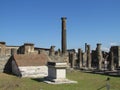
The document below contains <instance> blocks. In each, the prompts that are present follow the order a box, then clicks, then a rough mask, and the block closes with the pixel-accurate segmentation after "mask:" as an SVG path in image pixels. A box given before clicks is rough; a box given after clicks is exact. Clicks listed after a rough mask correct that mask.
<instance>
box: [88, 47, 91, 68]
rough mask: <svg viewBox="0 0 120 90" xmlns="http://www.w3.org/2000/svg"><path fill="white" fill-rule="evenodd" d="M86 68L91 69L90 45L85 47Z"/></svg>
mask: <svg viewBox="0 0 120 90" xmlns="http://www.w3.org/2000/svg"><path fill="white" fill-rule="evenodd" d="M87 67H88V68H91V53H90V45H87Z"/></svg>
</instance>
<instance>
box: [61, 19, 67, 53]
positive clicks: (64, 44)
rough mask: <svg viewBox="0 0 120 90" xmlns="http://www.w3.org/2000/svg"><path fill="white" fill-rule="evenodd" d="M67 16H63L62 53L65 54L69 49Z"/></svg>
mask: <svg viewBox="0 0 120 90" xmlns="http://www.w3.org/2000/svg"><path fill="white" fill-rule="evenodd" d="M66 19H67V18H66V17H62V18H61V20H62V45H61V48H62V53H63V54H65V52H66V50H67V43H66Z"/></svg>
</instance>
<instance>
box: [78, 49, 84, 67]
mask: <svg viewBox="0 0 120 90" xmlns="http://www.w3.org/2000/svg"><path fill="white" fill-rule="evenodd" d="M78 64H79V68H81V67H82V65H83V62H82V50H81V49H78Z"/></svg>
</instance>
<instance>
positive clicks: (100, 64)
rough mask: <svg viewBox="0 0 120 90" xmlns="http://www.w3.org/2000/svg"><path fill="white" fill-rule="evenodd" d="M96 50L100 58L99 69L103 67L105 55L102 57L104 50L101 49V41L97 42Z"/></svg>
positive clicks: (98, 58)
mask: <svg viewBox="0 0 120 90" xmlns="http://www.w3.org/2000/svg"><path fill="white" fill-rule="evenodd" d="M96 52H97V60H98V67H97V69H98V70H101V69H102V59H103V57H102V51H101V44H100V43H98V44H97V48H96Z"/></svg>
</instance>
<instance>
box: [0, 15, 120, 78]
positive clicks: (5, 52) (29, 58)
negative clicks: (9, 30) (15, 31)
mask: <svg viewBox="0 0 120 90" xmlns="http://www.w3.org/2000/svg"><path fill="white" fill-rule="evenodd" d="M66 20H67V18H66V17H62V18H61V29H62V30H61V50H60V49H58V50H55V46H51V47H50V48H39V47H35V46H34V44H33V43H24V44H23V45H21V46H8V45H6V43H5V42H0V72H12V73H14V74H17V75H18V76H20V75H22V76H28V74H34V75H39V74H38V73H39V72H42V73H43V72H44V71H46V70H47V68H46V67H45V66H46V64H47V62H48V61H55V62H67V64H68V68H77V69H96V70H103V69H105V70H115V69H117V68H119V67H120V46H112V47H111V48H110V52H105V51H102V50H101V44H100V43H98V44H97V46H96V50H91V48H90V47H91V46H90V45H88V44H87V43H85V51H84V50H82V49H81V48H79V49H78V51H77V52H76V50H75V49H69V50H68V49H67V38H66V36H67V30H66ZM39 65H40V66H41V67H40V66H39ZM31 67H32V69H31V70H32V71H29V72H27V71H28V70H30V68H31ZM40 70H42V71H40ZM35 71H37V72H35ZM30 72H32V73H30ZM44 74H45V75H47V73H46V72H44ZM34 75H31V76H34Z"/></svg>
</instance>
